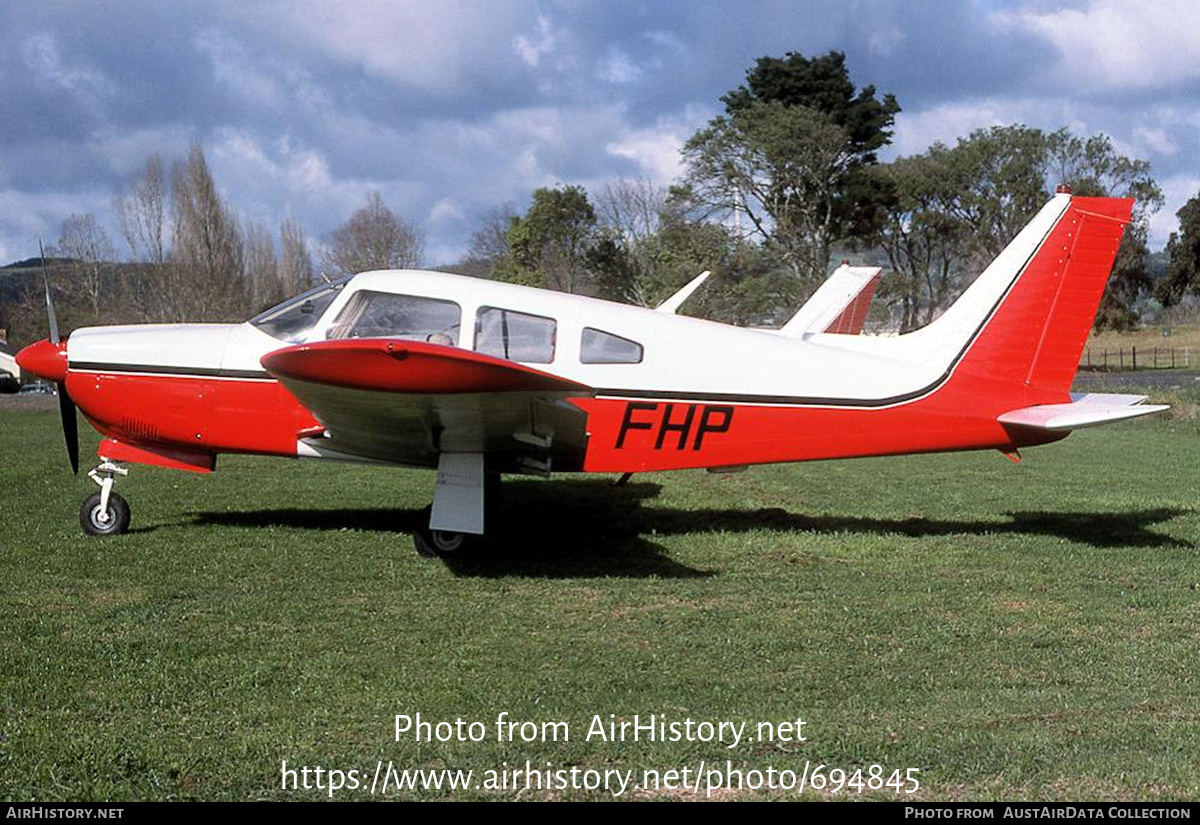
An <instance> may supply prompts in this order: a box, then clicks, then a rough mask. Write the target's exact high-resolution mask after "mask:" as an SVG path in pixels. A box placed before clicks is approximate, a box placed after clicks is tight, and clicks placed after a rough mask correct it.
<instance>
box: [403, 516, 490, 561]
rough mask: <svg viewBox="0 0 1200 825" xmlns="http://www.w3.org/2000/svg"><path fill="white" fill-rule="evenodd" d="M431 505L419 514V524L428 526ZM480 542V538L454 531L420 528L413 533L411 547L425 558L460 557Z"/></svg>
mask: <svg viewBox="0 0 1200 825" xmlns="http://www.w3.org/2000/svg"><path fill="white" fill-rule="evenodd" d="M432 513H433V505H430V506H428V507H426V508H425V509H424V510H423V511H422V512H421V524H422V525H427V524H429V520H430V516H431V515H432ZM481 540H482V536H475V535H471V534H469V533H459V532H456V531H454V530H434V529H432V528H430V527H426V526H421V527H418V528H417V529H416V530H415V531H414V532H413V546H414V547H415V548H416V549H417V554H418V555H421V556H425V557H427V558H435V557H450V556H458V555H462V554H463V553H464V552H466V551H468V550H470V549H471V547H473V546H474V545H476V544H478V543H479V542H480V541H481Z"/></svg>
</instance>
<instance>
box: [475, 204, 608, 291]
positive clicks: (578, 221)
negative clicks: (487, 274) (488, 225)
mask: <svg viewBox="0 0 1200 825" xmlns="http://www.w3.org/2000/svg"><path fill="white" fill-rule="evenodd" d="M596 227H597V222H596V211H595V209H594V208H593V207H592V204H591V202H590V201H589V200H588V196H587V192H585V191H584V190H583V188H582V187H579V186H564V187H562V188H554V189H549V188H542V189H538V190H536V191H535V192H534V193H533V200H532V203H531V204H530V206H529V210H528V211H527V212H526V213H525V215H524V216H521V217H517V218H515V219H513V220H512V222H511V225H510V227H509V230H508V246H509V254H508V257H507V259H506V260H505V262H504V263H503V265H501V266H499V267H498V268H497V270H496V277H498V278H500V279H502V280H506V281H512V282H515V283H524V284H532V285H536V286H543V287H547V288H549V289H557V290H560V291H562V292H576V293H587V292H589V291H590V289H591V277H590V272H589V268H588V252H589V250H590V249H591V248H592V244H593V242H594V241H595V235H596Z"/></svg>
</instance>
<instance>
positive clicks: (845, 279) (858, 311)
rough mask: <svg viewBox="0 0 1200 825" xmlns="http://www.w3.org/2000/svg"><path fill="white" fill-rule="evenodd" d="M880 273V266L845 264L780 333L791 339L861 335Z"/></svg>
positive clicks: (822, 285)
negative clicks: (821, 334)
mask: <svg viewBox="0 0 1200 825" xmlns="http://www.w3.org/2000/svg"><path fill="white" fill-rule="evenodd" d="M879 272H880V269H879V267H877V266H849V265H847V264H842V265H841V266H839V267H838V268H837V269H835V270H834V271H833V274H832V275H830V276H829V279H828V280H827V281H825V283H823V284H821V286H820V288H819V289H818V290H817V291H816V292H814V293H813V295H812V297H811V298H809V299H808V301H807V302H806V303H805V304H804V306H802V307H800V310H799V312H797V313H796V314H795V315H793V316H792V319H791V320H790V321H788V322H787V323H786V324H784V325H783V326H782V327H781V328H780V329H779V334H780V335H787V336H789V337H799V336H801V335H809V334H812V333H816V332H835V333H842V334H847V335H856V334H858V333H859V332H860V331H861V330H862V325H863V321H865V320H866V317H867V308H868V307H869V306H870V303H871V296H872V295H873V294H874V292H875V285H876V284H878V283H879Z"/></svg>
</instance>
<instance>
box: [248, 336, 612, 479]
mask: <svg viewBox="0 0 1200 825" xmlns="http://www.w3.org/2000/svg"><path fill="white" fill-rule="evenodd" d="M262 365H263V368H264V369H266V370H267V372H269V373H270V374H271V375H273V376H274V377H275V378H277V379H278V380H279V381H280V382H281V383H282V384H283V385H284V386H285V387H287V389H288V390H289V391H290V392H291V393H292V394H293V395H295V396H296V398H298V399H299V400H300V403H302V404H304V406H306V407H307V408H308V409H309V410H311V411H312V413H313V415H314V416H315V417H316V418H317V420H318V421H320V422H321V424H322V425H324V427H325V433H324V434H323V435H322V436H318V437H314V438H309V439H306V440H305V441H304V442H303V443H305V444H306V445H307V447H308V448H309V449H310V450H311V451H312V452H313V453H314V454H319V455H335V456H336V455H338V454H342V455H346V456H353V457H359V458H368V459H375V460H379V461H388V462H394V463H400V464H409V465H416V466H436V465H437V463H438V456H439V455H440V454H441V453H485V454H488V455H489V456H492V457H495V458H497V459H498V460H499V461H500V464H501V466H503V467H504V468H505V469H507V470H510V471H511V470H515V469H526V470H534V471H543V472H544V471H548V470H549V468H550V461H551V460H553V461H554V462H555V466H556V467H560V468H562V469H570V468H573V467H575V466H577V465H579V464H581V463H582V461H583V453H584V448H585V446H586V438H587V436H586V423H587V416H586V414H585V413H584V412H583V411H582V410H581V409H579V407H577V406H575V405H574V404H571V403H569V402H568V399H570V398H579V397H587V396H591V395H593V394H594V390H592V389H591V388H590V387H587V386H584V385H583V384H578V383H576V382H574V381H569V380H567V379H565V378H560V377H559V376H556V375H552V374H550V373H546V372H542V371H540V370H536V369H532V368H530V367H526V366H523V365H521V364H517V363H515V362H513V361H506V360H504V359H501V358H493V357H492V356H490V355H483V354H481V353H477V352H471V351H469V350H464V349H458V348H457V347H449V346H441V345H439V344H428V343H422V342H417V341H404V340H395V339H353V340H336V341H321V342H317V343H312V344H301V345H298V346H293V347H286V348H284V349H280V350H276V351H274V352H271V353H268V354H267V355H265V356H263V359H262Z"/></svg>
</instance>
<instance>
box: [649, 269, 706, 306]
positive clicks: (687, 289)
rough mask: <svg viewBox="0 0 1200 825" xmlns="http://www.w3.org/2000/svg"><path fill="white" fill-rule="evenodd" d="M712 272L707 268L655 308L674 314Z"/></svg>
mask: <svg viewBox="0 0 1200 825" xmlns="http://www.w3.org/2000/svg"><path fill="white" fill-rule="evenodd" d="M711 274H712V273H711V272H709V271H708V270H707V269H706V270H704V271H703V272H701V273H700V274H699V275H697V276H696V277H695V278H692V280H690V281H688V282H687V284H686V285H685V286H684V287H683V289H681V290H679V291H678V292H676V293H675V294H674V295H672V296H671V297H670V298H668V299H667V300H665V301H663V302H662V303H661V304H659V305H658V306H656V307H655V309H657V310H658V311H659V312H665V313H667V314H668V315H674V314H675V311H676V310H677V309H679V307H680V306H681V305H682V304H683V302H684V301H686V300H687V299H688V298H690V297H692V293H693V292H695V291H696V290H697V289H699V288H700V284H702V283H704V282H705V281H706V280H707V279H708V276H709V275H711Z"/></svg>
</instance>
